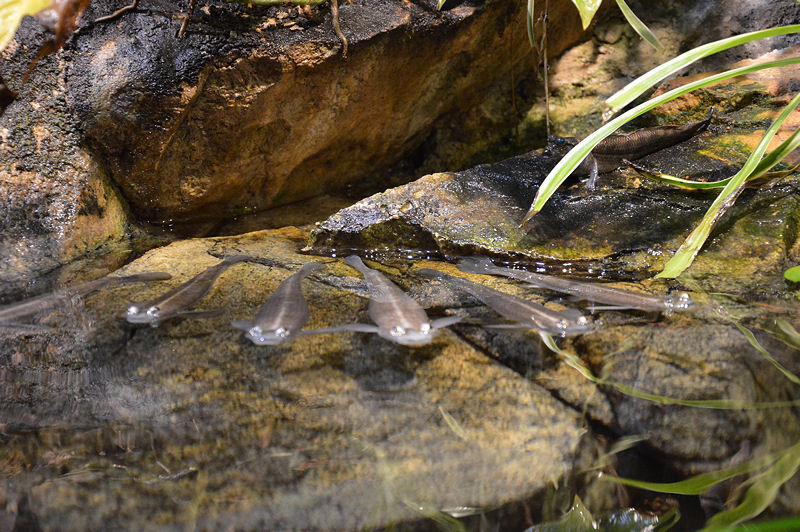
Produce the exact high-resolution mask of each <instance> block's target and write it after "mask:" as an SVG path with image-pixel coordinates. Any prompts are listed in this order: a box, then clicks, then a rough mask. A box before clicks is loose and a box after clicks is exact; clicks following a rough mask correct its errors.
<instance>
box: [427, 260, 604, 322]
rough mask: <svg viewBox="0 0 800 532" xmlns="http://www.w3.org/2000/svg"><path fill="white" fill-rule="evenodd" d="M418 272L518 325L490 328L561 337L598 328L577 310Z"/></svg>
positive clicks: (467, 282)
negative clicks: (525, 330)
mask: <svg viewBox="0 0 800 532" xmlns="http://www.w3.org/2000/svg"><path fill="white" fill-rule="evenodd" d="M418 273H419V274H420V275H422V276H424V277H428V278H432V279H439V280H441V281H444V282H446V283H449V284H451V285H453V286H456V287H458V288H460V289H461V290H464V291H465V292H468V293H470V294H472V295H473V296H475V297H476V298H478V299H480V300H481V301H482V302H483V303H484V304H485V305H486V306H488V307H490V308H491V309H492V310H494V311H495V312H497V313H498V314H500V315H501V316H503V317H504V318H506V319H508V320H511V321H513V322H516V324H513V325H487V326H486V327H492V328H516V329H520V328H524V329H536V330H538V331H544V332H549V333H553V334H561V335H566V334H582V333H586V332H591V331H593V330H594V329H595V327H594V323H593V322H592V320H591V318H588V317H587V316H584V315H582V314H581V313H580V312H578V311H577V310H575V309H568V310H564V311H561V312H558V311H555V310H550V309H549V308H547V307H544V306H542V305H539V304H538V303H534V302H532V301H528V300H526V299H522V298H521V297H516V296H512V295H511V294H506V293H504V292H500V291H499V290H495V289H494V288H489V287H488V286H483V285H482V284H478V283H473V282H472V281H469V280H467V279H462V278H461V277H453V276H452V275H448V274H446V273H444V272H440V271H438V270H431V269H428V268H425V269H422V270H419V271H418Z"/></svg>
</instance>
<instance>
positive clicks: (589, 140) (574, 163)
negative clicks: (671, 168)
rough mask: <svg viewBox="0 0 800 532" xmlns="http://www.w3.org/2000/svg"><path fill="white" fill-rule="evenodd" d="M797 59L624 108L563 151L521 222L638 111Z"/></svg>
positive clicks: (724, 75)
mask: <svg viewBox="0 0 800 532" xmlns="http://www.w3.org/2000/svg"><path fill="white" fill-rule="evenodd" d="M797 63H800V57H790V58H786V59H780V60H777V61H767V62H764V63H758V64H755V65H749V66H745V67H739V68H735V69H733V70H728V71H725V72H720V73H719V74H714V75H711V76H708V77H705V78H703V79H700V80H697V81H694V82H692V83H687V84H686V85H683V86H681V87H677V88H675V89H672V90H671V91H669V92H666V93H664V94H662V95H660V96H658V97H656V98H653V99H651V100H648V101H646V102H643V103H641V104H639V105H637V106H636V107H634V108H632V109H630V110H628V111H626V112H625V113H623V114H621V115H620V116H618V117H617V118H615V119H614V120H612V121H610V122H609V123H607V124H605V125H604V126H602V127H600V128H599V129H598V130H597V131H595V132H594V133H592V134H590V135H589V136H587V137H586V138H585V139H583V140H582V141H581V142H579V143H578V144H577V145H575V147H574V148H572V149H571V150H570V151H569V153H567V155H565V156H564V157H563V158H562V159H561V160H560V161H559V162H558V164H556V166H555V168H553V169H552V170H551V171H550V173H549V174H547V177H546V178H545V179H544V181H543V182H542V184H541V185H540V186H539V189H538V190H537V191H536V197H535V198H534V200H533V205H531V208H530V210H529V211H528V213H527V214H526V215H525V217H524V218H523V220H522V224H523V225H524V224H525V223H526V222H527V221H528V220H530V219H531V218H533V216H534V214H536V213H537V212H539V211H540V210H542V207H544V205H545V203H547V200H548V199H550V196H552V195H553V193H554V192H555V191H556V190H557V189H558V187H559V186H561V183H563V182H564V181H565V180H566V179H567V177H569V176H570V174H572V172H573V171H574V170H575V168H577V167H578V165H579V164H581V161H583V160H584V159H585V158H586V156H587V155H589V153H590V152H591V151H592V149H593V148H594V147H595V146H597V145H598V144H599V143H600V142H601V141H602V140H603V139H604V138H606V137H608V136H609V135H611V134H612V133H614V132H615V131H616V130H617V129H619V128H620V127H621V126H622V125H624V124H625V123H627V122H629V121H631V120H633V119H634V118H636V117H637V116H639V115H642V114H644V113H646V112H647V111H649V110H651V109H653V108H655V107H658V106H659V105H661V104H662V103H665V102H668V101H671V100H674V99H675V98H678V97H679V96H682V95H684V94H686V93H688V92H691V91H693V90H695V89H699V88H701V87H705V86H708V85H711V84H713V83H717V82H718V81H722V80H725V79H729V78H733V77H736V76H741V75H743V74H749V73H750V72H755V71H757V70H763V69H765V68H775V67H781V66H786V65H793V64H797Z"/></svg>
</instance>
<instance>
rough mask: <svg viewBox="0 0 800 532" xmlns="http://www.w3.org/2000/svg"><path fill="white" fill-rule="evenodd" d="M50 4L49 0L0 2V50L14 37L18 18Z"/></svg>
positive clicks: (9, 0)
mask: <svg viewBox="0 0 800 532" xmlns="http://www.w3.org/2000/svg"><path fill="white" fill-rule="evenodd" d="M49 5H50V0H5V1H4V2H0V50H2V49H3V48H5V47H6V45H7V44H8V42H9V41H10V40H11V38H12V37H14V33H15V32H16V31H17V27H18V26H19V22H20V20H22V17H24V16H25V15H33V14H34V13H36V12H38V11H41V10H42V9H44V8H46V7H47V6H49Z"/></svg>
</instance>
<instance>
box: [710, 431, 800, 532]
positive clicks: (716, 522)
mask: <svg viewBox="0 0 800 532" xmlns="http://www.w3.org/2000/svg"><path fill="white" fill-rule="evenodd" d="M798 469H800V444H797V445H794V446H793V447H790V448H789V449H786V450H784V451H782V453H781V456H780V458H779V459H778V460H777V461H776V462H775V464H774V465H772V467H770V468H769V469H768V470H767V471H766V472H765V474H763V475H762V476H761V477H760V478H759V479H758V480H757V481H756V482H754V483H753V485H752V486H750V487H749V488H748V489H747V491H746V492H745V494H744V499H742V502H741V503H739V504H738V505H737V506H736V507H734V508H731V509H730V510H725V511H724V512H720V513H718V514H717V515H715V516H714V517H712V518H711V519H709V520H708V523H706V528H704V529H703V530H704V531H712V530H720V529H721V528H726V527H730V526H732V525H736V524H738V523H741V522H742V521H746V520H748V519H752V518H754V517H756V516H757V515H759V514H760V513H761V512H763V511H764V510H766V509H767V507H768V506H769V505H770V504H772V503H773V501H775V499H776V497H777V496H778V492H779V491H780V488H781V486H783V485H784V484H785V483H786V481H788V480H789V479H790V478H792V477H793V476H794V475H795V473H797V470H798Z"/></svg>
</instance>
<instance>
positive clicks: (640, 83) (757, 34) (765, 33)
mask: <svg viewBox="0 0 800 532" xmlns="http://www.w3.org/2000/svg"><path fill="white" fill-rule="evenodd" d="M798 32H800V24H793V25H789V26H779V27H777V28H770V29H766V30H760V31H754V32H751V33H744V34H742V35H734V36H733V37H728V38H727V39H721V40H719V41H714V42H710V43H708V44H704V45H702V46H698V47H697V48H693V49H691V50H689V51H688V52H685V53H683V54H681V55H679V56H678V57H676V58H674V59H672V60H670V61H667V62H666V63H663V64H661V65H659V66H658V67H656V68H654V69H652V70H650V71H649V72H647V73H645V74H643V75H641V76H639V77H638V78H636V79H635V80H633V81H631V82H630V83H628V84H627V85H626V86H625V87H623V88H622V89H621V90H619V91H618V92H616V93H615V94H613V95H612V96H611V97H609V98H608V99H607V100H606V105H607V106H608V112H609V113H614V112H616V111H618V110H619V109H622V108H623V107H625V106H626V105H628V104H629V103H631V102H632V101H633V100H635V99H636V98H638V97H639V96H641V95H642V94H643V93H644V92H645V91H647V90H648V89H649V88H650V87H653V86H654V85H655V84H656V83H658V82H660V81H661V80H663V79H664V78H666V77H668V76H671V75H672V74H674V73H676V72H677V71H679V70H681V69H683V68H685V67H687V66H688V65H690V64H692V63H694V62H695V61H698V60H699V59H702V58H704V57H707V56H709V55H713V54H716V53H718V52H721V51H723V50H727V49H728V48H733V47H734V46H739V45H740V44H745V43H748V42H751V41H757V40H759V39H764V38H766V37H774V36H776V35H787V34H789V33H798Z"/></svg>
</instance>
